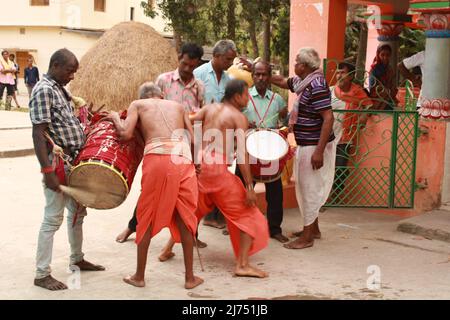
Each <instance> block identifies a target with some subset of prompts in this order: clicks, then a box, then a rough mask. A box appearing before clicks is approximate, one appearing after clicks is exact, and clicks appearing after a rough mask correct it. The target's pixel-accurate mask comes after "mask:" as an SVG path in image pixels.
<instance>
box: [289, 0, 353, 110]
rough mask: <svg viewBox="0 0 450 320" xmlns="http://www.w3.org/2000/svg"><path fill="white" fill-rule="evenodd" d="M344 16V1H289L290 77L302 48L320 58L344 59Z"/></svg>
mask: <svg viewBox="0 0 450 320" xmlns="http://www.w3.org/2000/svg"><path fill="white" fill-rule="evenodd" d="M346 16H347V0H322V1H321V0H291V31H290V39H291V40H290V41H291V43H290V59H289V61H290V76H293V75H294V65H295V57H296V55H297V52H298V50H299V49H300V48H302V47H313V48H314V49H316V50H317V52H318V53H319V55H320V57H321V58H322V59H325V58H326V59H337V60H342V59H343V58H344V45H345V26H346ZM330 72H332V70H330ZM330 72H328V74H330ZM293 98H294V96H293V95H292V96H291V98H290V99H289V102H290V103H289V105H290V106H292V102H293Z"/></svg>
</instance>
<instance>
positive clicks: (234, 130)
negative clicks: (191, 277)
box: [163, 80, 269, 278]
mask: <svg viewBox="0 0 450 320" xmlns="http://www.w3.org/2000/svg"><path fill="white" fill-rule="evenodd" d="M248 99H249V98H248V85H247V83H246V82H245V81H242V80H232V81H230V83H229V84H228V85H227V86H226V89H225V96H224V101H223V103H218V104H210V105H207V106H205V107H204V108H202V109H201V110H200V111H199V112H198V113H197V114H195V115H194V116H192V117H191V121H194V122H195V121H201V122H202V123H203V138H202V140H208V141H203V145H202V152H201V154H202V159H201V163H202V164H201V172H200V174H199V176H198V188H199V202H198V209H197V213H196V215H197V218H198V219H199V220H200V219H201V218H202V217H203V216H204V215H205V214H207V213H208V212H210V211H211V209H212V208H213V207H214V206H217V207H218V208H219V209H220V211H221V212H222V213H223V215H224V216H225V218H226V221H227V225H228V230H229V233H230V238H231V242H232V245H233V250H234V253H235V256H236V259H237V261H236V268H235V272H234V273H235V275H237V276H243V277H258V278H264V277H267V276H268V274H267V273H266V272H264V271H262V270H259V269H257V268H255V267H252V266H250V264H249V261H248V260H249V256H250V255H252V254H254V253H256V252H258V251H260V250H262V249H263V248H265V247H266V246H267V244H268V241H269V230H268V227H267V220H266V218H265V217H264V215H263V214H262V213H261V211H260V210H259V209H258V207H256V205H255V204H256V194H255V191H254V189H253V180H252V176H251V172H250V166H249V161H248V153H247V152H246V150H245V132H246V130H247V129H248V121H247V118H246V117H245V116H244V115H243V114H242V112H241V110H242V109H243V108H245V107H246V106H247V103H248ZM208 137H210V138H211V139H209V138H208ZM234 138H236V141H237V160H238V165H239V168H240V170H241V172H242V175H243V178H244V181H245V188H244V185H243V184H242V182H241V181H240V179H239V178H238V177H237V176H235V175H234V174H232V173H231V172H230V171H228V168H227V166H228V165H227V164H228V162H230V161H227V160H228V159H232V158H233V157H232V155H233V154H234V150H235V148H234V146H235V143H234V140H235V139H234ZM171 250H172V246H171V243H169V244H168V245H167V246H166V252H165V253H163V254H166V255H170V254H171Z"/></svg>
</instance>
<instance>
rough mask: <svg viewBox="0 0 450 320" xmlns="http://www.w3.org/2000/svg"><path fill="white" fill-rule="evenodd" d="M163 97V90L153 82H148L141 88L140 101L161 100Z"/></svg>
mask: <svg viewBox="0 0 450 320" xmlns="http://www.w3.org/2000/svg"><path fill="white" fill-rule="evenodd" d="M161 96H162V92H161V88H160V87H158V86H157V85H156V84H154V83H153V82H146V83H144V84H142V85H141V86H140V87H139V99H150V98H159V97H161Z"/></svg>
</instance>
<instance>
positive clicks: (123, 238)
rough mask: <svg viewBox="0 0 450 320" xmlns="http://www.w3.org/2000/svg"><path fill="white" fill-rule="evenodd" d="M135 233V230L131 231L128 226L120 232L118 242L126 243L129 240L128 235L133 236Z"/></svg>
mask: <svg viewBox="0 0 450 320" xmlns="http://www.w3.org/2000/svg"><path fill="white" fill-rule="evenodd" d="M133 233H134V231H131V230H130V229H129V228H126V229H125V230H123V231H122V233H121V234H119V235H118V236H117V238H116V242H118V243H124V242H125V241H127V240H128V237H129V236H131V235H132V234H133Z"/></svg>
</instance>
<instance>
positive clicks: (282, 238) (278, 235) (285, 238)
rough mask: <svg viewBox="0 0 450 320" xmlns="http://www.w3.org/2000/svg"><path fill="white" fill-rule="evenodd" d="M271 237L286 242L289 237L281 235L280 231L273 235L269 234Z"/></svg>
mask: <svg viewBox="0 0 450 320" xmlns="http://www.w3.org/2000/svg"><path fill="white" fill-rule="evenodd" d="M270 237H271V238H272V239H275V240H278V241H279V242H281V243H286V242H288V241H289V239H288V238H287V237H285V236H284V235H282V234H281V233H278V234H275V235H273V236H270Z"/></svg>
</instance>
